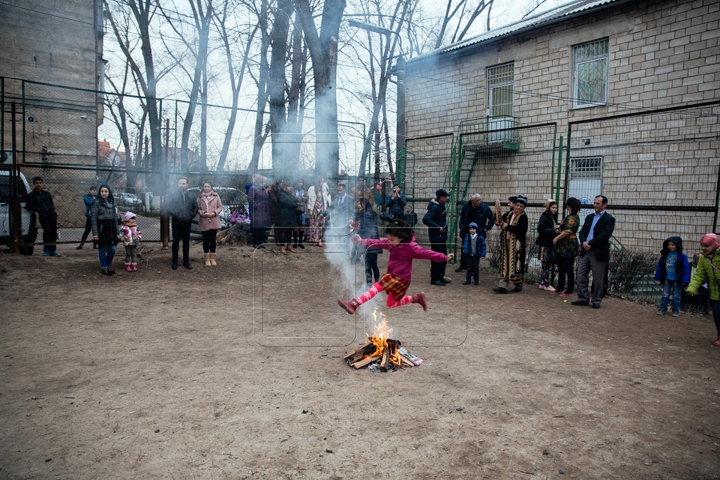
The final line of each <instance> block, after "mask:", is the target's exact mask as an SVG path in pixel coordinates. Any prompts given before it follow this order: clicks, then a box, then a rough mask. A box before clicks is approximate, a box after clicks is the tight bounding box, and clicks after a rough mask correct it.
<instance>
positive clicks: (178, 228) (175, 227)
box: [172, 219, 192, 263]
mask: <svg viewBox="0 0 720 480" xmlns="http://www.w3.org/2000/svg"><path fill="white" fill-rule="evenodd" d="M191 227H192V224H191V223H187V224H183V223H179V222H176V221H175V219H173V221H172V236H173V241H172V261H173V263H177V261H178V250H179V249H180V240H182V243H183V263H186V262H189V261H190V228H191Z"/></svg>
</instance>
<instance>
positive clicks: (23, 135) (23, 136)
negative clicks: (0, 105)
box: [13, 80, 25, 163]
mask: <svg viewBox="0 0 720 480" xmlns="http://www.w3.org/2000/svg"><path fill="white" fill-rule="evenodd" d="M14 121H15V119H14V118H13V122H14ZM21 124H22V150H23V151H22V156H23V158H22V161H23V163H25V80H23V81H22V122H21ZM13 155H17V152H15V153H13Z"/></svg>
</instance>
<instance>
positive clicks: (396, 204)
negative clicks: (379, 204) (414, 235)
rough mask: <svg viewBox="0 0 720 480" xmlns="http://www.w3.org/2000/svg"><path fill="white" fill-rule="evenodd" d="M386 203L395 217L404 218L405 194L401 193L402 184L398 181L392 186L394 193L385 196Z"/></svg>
mask: <svg viewBox="0 0 720 480" xmlns="http://www.w3.org/2000/svg"><path fill="white" fill-rule="evenodd" d="M385 204H386V205H387V207H388V210H389V211H390V215H392V216H393V218H397V219H400V220H402V219H403V218H404V216H405V205H407V201H406V200H405V195H403V194H402V193H400V186H399V185H398V184H397V183H396V184H394V185H393V187H392V194H391V195H390V196H388V197H386V198H385Z"/></svg>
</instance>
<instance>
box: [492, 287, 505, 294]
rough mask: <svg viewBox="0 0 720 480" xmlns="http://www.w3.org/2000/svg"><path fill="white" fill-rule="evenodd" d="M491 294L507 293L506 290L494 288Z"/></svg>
mask: <svg viewBox="0 0 720 480" xmlns="http://www.w3.org/2000/svg"><path fill="white" fill-rule="evenodd" d="M493 292H495V293H507V288H503V287H495V288H493Z"/></svg>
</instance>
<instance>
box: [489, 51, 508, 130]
mask: <svg viewBox="0 0 720 480" xmlns="http://www.w3.org/2000/svg"><path fill="white" fill-rule="evenodd" d="M508 68H509V75H508V73H507V70H508ZM503 69H504V70H506V72H503ZM486 70H487V72H486V74H487V91H488V108H487V116H488V117H491V118H506V117H512V116H513V112H514V109H515V101H514V100H515V99H514V96H515V87H514V84H515V62H509V63H503V64H502V65H495V66H492V67H487V69H486ZM502 75H505V78H504V79H501V80H499V81H498V80H497V79H496V78H495V77H496V76H502ZM508 77H509V78H508ZM507 87H510V103H509V104H507V103H506V104H505V105H509V106H510V113H509V114H508V115H493V114H492V113H493V92H494V90H495V89H500V88H507Z"/></svg>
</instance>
